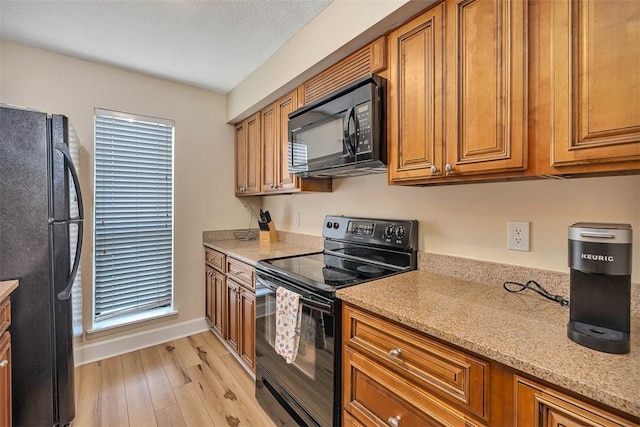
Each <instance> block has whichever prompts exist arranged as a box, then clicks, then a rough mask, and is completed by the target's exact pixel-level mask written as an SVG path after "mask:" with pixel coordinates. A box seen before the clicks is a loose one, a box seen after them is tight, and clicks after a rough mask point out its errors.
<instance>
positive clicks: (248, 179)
mask: <svg viewBox="0 0 640 427" xmlns="http://www.w3.org/2000/svg"><path fill="white" fill-rule="evenodd" d="M260 134H261V128H260V113H256V114H254V115H253V116H251V117H249V118H247V119H245V120H244V121H242V122H240V123H238V124H237V125H236V135H235V140H236V196H250V195H254V194H258V193H259V192H260Z"/></svg>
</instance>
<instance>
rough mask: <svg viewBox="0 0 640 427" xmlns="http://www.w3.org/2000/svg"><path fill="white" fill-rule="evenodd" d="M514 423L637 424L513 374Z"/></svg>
mask: <svg viewBox="0 0 640 427" xmlns="http://www.w3.org/2000/svg"><path fill="white" fill-rule="evenodd" d="M515 384H516V411H515V414H516V423H515V424H516V426H518V427H525V426H541V427H561V426H564V427H587V426H589V427H590V426H636V427H637V426H638V424H637V423H631V422H629V421H626V420H624V419H622V418H620V417H617V416H615V415H613V414H611V413H609V412H607V411H603V410H602V409H599V408H597V407H595V406H592V405H589V404H588V403H586V402H583V401H580V400H578V399H575V398H573V397H571V396H569V395H567V394H565V393H562V392H560V391H557V390H555V389H552V388H549V387H545V386H544V385H542V384H538V383H537V382H535V381H531V380H529V379H526V378H523V377H520V376H518V375H516V376H515Z"/></svg>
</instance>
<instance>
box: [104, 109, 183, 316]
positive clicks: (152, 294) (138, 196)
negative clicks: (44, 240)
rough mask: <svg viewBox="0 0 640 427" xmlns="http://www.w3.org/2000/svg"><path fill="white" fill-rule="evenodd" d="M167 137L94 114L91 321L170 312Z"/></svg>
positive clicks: (152, 127) (138, 121)
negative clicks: (162, 310)
mask: <svg viewBox="0 0 640 427" xmlns="http://www.w3.org/2000/svg"><path fill="white" fill-rule="evenodd" d="M173 130H174V123H173V121H169V120H163V119H155V118H150V117H143V116H137V115H132V114H125V113H119V112H114V111H107V110H101V109H96V111H95V169H94V170H95V181H94V182H95V206H94V208H95V209H94V220H95V221H94V224H95V226H94V229H95V233H94V242H95V251H94V266H95V282H94V283H95V288H94V320H95V321H100V320H105V319H108V318H113V317H116V316H121V315H125V314H131V313H136V312H141V311H146V310H149V309H152V308H156V307H163V306H170V305H172V304H173V133H174V132H173Z"/></svg>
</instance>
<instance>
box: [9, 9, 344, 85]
mask: <svg viewBox="0 0 640 427" xmlns="http://www.w3.org/2000/svg"><path fill="white" fill-rule="evenodd" d="M331 1H332V0H207V1H202V0H201V1H185V0H174V1H159V0H124V1H108V0H75V1H71V0H46V1H38V0H35V1H34V0H0V38H2V39H4V40H10V41H14V42H16V43H20V44H25V45H28V46H33V47H37V48H41V49H45V50H50V51H54V52H58V53H63V54H66V55H70V56H74V57H78V58H83V59H88V60H92V61H96V62H102V63H105V64H110V65H115V66H119V67H122V68H126V69H129V70H134V71H138V72H142V73H145V74H150V75H154V76H157V77H162V78H166V79H169V80H174V81H178V82H182V83H187V84H191V85H194V86H198V87H202V88H206V89H210V90H213V91H216V92H219V93H223V94H224V93H227V92H229V91H230V90H231V89H233V88H234V87H235V86H236V85H237V84H238V83H240V82H241V81H242V80H243V79H244V78H245V77H247V76H248V75H249V74H251V72H252V71H254V70H255V69H256V68H258V67H259V66H260V65H261V64H262V63H263V62H264V61H265V60H267V58H269V57H270V56H271V55H272V54H273V53H274V52H275V51H277V50H278V49H279V48H280V47H281V46H282V45H284V44H285V43H286V42H287V41H288V40H289V39H290V38H291V37H292V36H293V35H294V34H295V33H297V32H298V31H299V30H300V29H302V27H304V26H305V25H306V24H307V23H308V22H309V21H311V20H312V19H313V18H314V17H315V16H316V15H317V14H318V13H320V12H321V11H322V10H323V9H324V8H325V7H326V6H327V5H328V4H329V3H331Z"/></svg>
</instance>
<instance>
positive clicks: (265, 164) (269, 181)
mask: <svg viewBox="0 0 640 427" xmlns="http://www.w3.org/2000/svg"><path fill="white" fill-rule="evenodd" d="M277 107H278V103H277V102H275V103H273V104H271V105H269V106H268V107H266V108H265V109H263V110H262V111H261V112H260V114H261V116H262V168H261V170H262V172H261V177H262V178H261V181H262V191H263V192H265V193H268V192H272V191H276V189H277V182H278V181H277V180H278V178H277V175H278V173H277V170H278V167H279V165H280V162H279V151H280V150H279V143H280V141H279V130H280V123H279V121H278V110H277Z"/></svg>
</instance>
